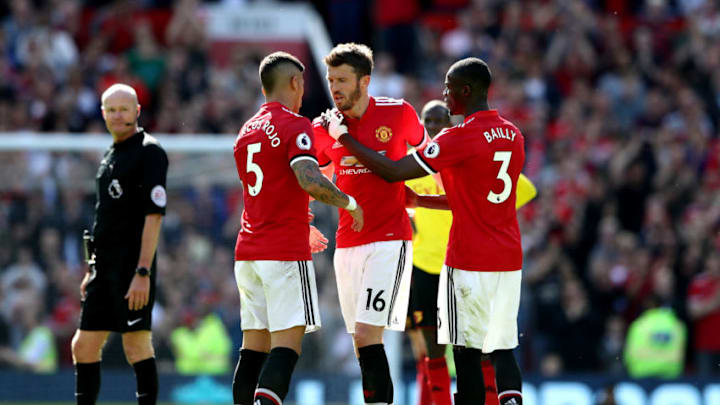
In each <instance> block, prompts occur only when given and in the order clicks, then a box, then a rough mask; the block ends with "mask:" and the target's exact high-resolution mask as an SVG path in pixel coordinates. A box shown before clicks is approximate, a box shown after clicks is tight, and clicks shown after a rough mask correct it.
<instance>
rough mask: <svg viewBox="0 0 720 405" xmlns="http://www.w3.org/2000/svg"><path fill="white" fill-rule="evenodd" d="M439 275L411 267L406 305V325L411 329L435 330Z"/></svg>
mask: <svg viewBox="0 0 720 405" xmlns="http://www.w3.org/2000/svg"><path fill="white" fill-rule="evenodd" d="M439 284H440V275H439V274H430V273H428V272H425V271H423V270H422V269H420V268H418V267H413V270H412V282H411V283H410V301H409V304H408V324H409V325H410V327H412V328H423V329H426V328H430V329H436V328H437V296H438V286H439Z"/></svg>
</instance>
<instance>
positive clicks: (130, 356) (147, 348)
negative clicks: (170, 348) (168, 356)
mask: <svg viewBox="0 0 720 405" xmlns="http://www.w3.org/2000/svg"><path fill="white" fill-rule="evenodd" d="M123 350H124V351H125V358H126V359H127V362H128V363H130V364H135V363H137V362H138V361H142V360H145V359H149V358H150V357H153V356H154V355H155V353H154V351H153V347H152V343H151V342H150V341H146V340H145V339H133V340H126V341H124V342H123Z"/></svg>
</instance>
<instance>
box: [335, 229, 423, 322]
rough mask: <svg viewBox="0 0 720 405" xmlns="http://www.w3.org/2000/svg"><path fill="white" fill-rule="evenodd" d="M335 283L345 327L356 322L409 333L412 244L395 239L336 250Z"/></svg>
mask: <svg viewBox="0 0 720 405" xmlns="http://www.w3.org/2000/svg"><path fill="white" fill-rule="evenodd" d="M333 260H334V264H335V280H336V281H337V286H338V296H339V298H340V310H341V311H342V315H343V319H344V320H345V327H346V329H347V331H348V333H355V323H356V322H361V323H365V324H368V325H375V326H384V327H385V328H386V329H390V330H397V331H403V330H405V318H406V317H407V307H408V299H409V297H410V277H411V275H412V242H411V241H406V240H392V241H382V242H373V243H368V244H365V245H360V246H353V247H349V248H339V249H335V257H334V259H333Z"/></svg>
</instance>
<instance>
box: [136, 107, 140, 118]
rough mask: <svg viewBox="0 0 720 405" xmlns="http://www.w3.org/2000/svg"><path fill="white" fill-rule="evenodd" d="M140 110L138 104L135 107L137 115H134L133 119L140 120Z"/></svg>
mask: <svg viewBox="0 0 720 405" xmlns="http://www.w3.org/2000/svg"><path fill="white" fill-rule="evenodd" d="M140 110H141V107H140V104H138V105H137V114H135V118H140Z"/></svg>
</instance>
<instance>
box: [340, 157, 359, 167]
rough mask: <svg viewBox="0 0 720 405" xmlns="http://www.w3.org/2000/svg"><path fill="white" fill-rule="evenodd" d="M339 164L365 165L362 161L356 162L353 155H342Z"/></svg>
mask: <svg viewBox="0 0 720 405" xmlns="http://www.w3.org/2000/svg"><path fill="white" fill-rule="evenodd" d="M340 166H346V167H347V166H357V167H365V166H364V165H363V164H362V163H360V162H358V160H357V158H356V157H355V156H343V157H342V158H341V159H340Z"/></svg>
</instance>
